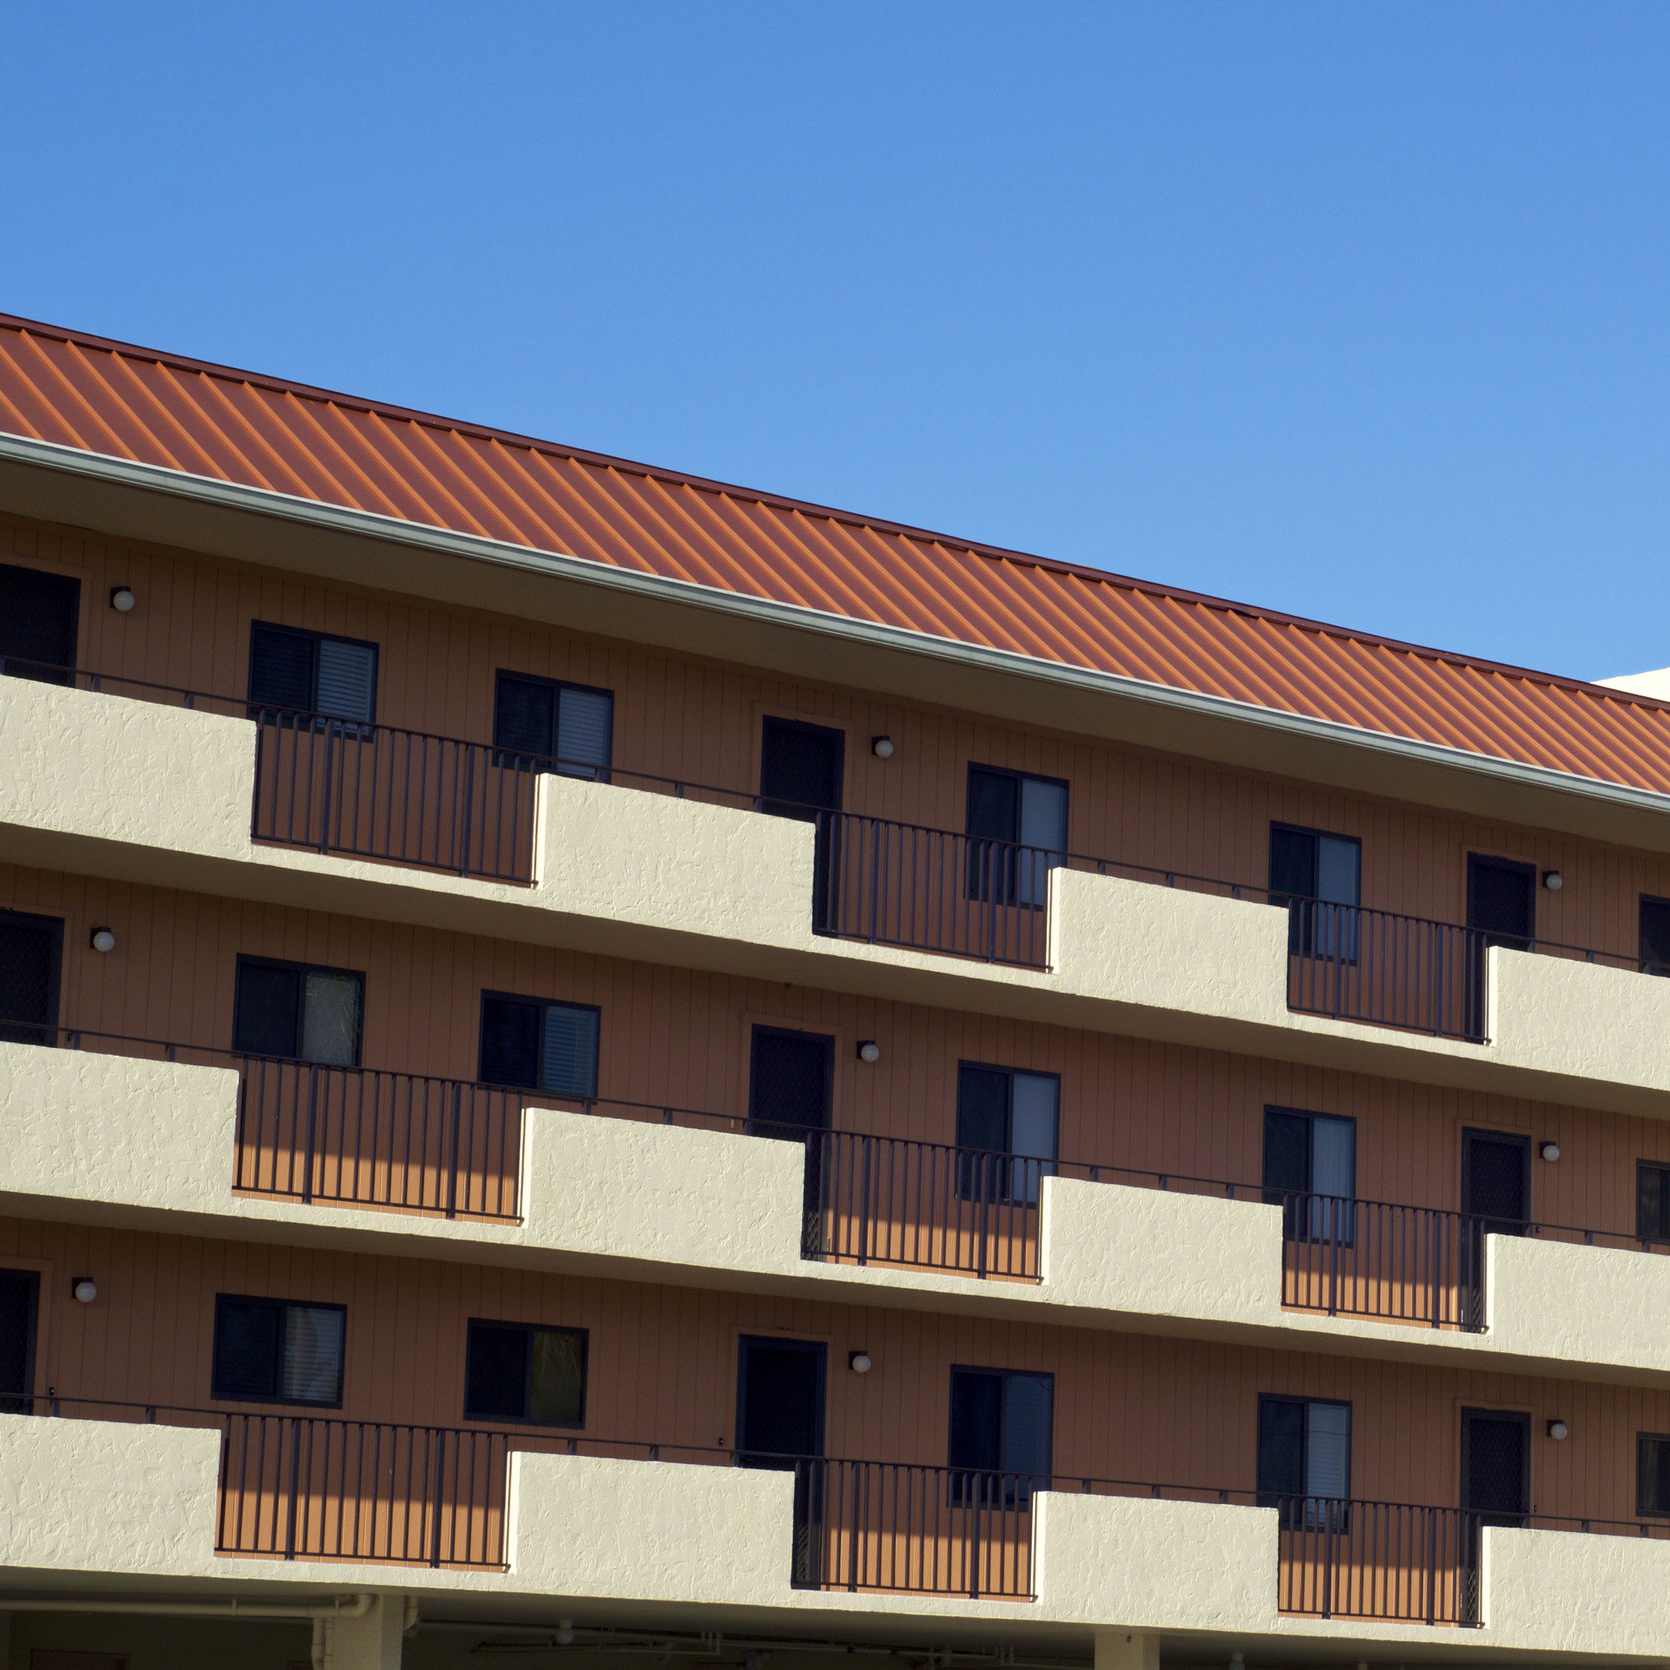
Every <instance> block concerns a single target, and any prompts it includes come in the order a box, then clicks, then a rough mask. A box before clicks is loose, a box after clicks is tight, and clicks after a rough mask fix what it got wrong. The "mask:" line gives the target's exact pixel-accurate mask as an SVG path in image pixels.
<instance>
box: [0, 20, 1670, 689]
mask: <svg viewBox="0 0 1670 1670" xmlns="http://www.w3.org/2000/svg"><path fill="white" fill-rule="evenodd" d="M7 53H8V57H9V58H10V60H11V71H10V73H9V74H8V76H7V99H6V105H7V116H6V124H5V125H6V132H7V146H8V150H9V153H10V154H9V157H8V164H7V167H6V168H5V170H4V171H3V174H0V309H3V310H6V311H11V312H15V313H21V314H24V315H26V316H30V317H35V318H43V319H48V320H52V321H55V322H58V323H62V324H66V325H73V326H76V327H79V328H82V329H85V330H91V331H95V332H99V333H102V334H105V335H110V336H117V337H124V338H128V339H131V340H134V341H138V342H142V343H146V344H150V345H153V346H158V347H164V348H169V349H173V350H176V351H179V352H183V353H188V354H193V355H197V356H200V357H203V358H209V359H219V360H225V361H229V362H231V363H232V364H235V365H245V366H250V367H254V368H256V369H260V370H265V371H271V372H274V373H278V374H281V375H286V376H292V377H296V378H301V379H305V380H307V381H312V382H318V383H323V384H325V385H327V386H330V387H337V388H343V389H347V390H351V391H353V392H356V393H362V394H366V395H371V396H374V397H379V398H382V399H386V400H392V401H397V402H400V403H403V404H408V405H413V406H420V407H427V408H430V409H433V410H436V411H440V412H444V413H447V414H450V415H454V416H458V417H465V418H471V419H477V420H480V421H484V422H490V423H496V424H499V425H502V426H504V427H507V428H512V429H519V430H524V431H529V432H532V433H534V434H538V435H542V436H547V437H550V438H552V439H555V440H558V441H563V442H567V443H570V444H573V445H577V446H584V447H590V448H595V449H597V450H600V451H606V452H616V453H621V454H624V455H626V456H628V457H632V458H641V459H645V460H648V461H651V462H654V463H659V464H664V465H667V466H670V467H673V468H678V469H685V470H690V471H694V472H698V473H701V474H706V475H712V476H717V477H720V478H722V479H726V480H732V481H737V482H741V483H744V484H746V485H750V486H756V487H765V488H770V489H773V490H776V491H779V492H785V493H790V494H796V495H800V496H803V497H806V498H811V499H815V500H819V501H822V502H825V503H830V504H836V505H841V506H845V507H849V508H853V509H857V510H862V511H866V512H868V513H870V514H873V515H876V516H881V517H889V518H894V519H897V520H902V521H909V522H917V523H921V524H924V525H926V526H929V527H933V528H938V529H944V530H946V531H949V532H952V533H956V534H961V535H965V536H968V537H971V538H978V539H983V540H987V541H991V542H994V543H998V544H1007V545H1013V546H1017V547H1020V548H1023V549H1026V550H1032V551H1038V552H1043V553H1046V554H1048V555H1050V556H1054V557H1060V558H1064V559H1067V560H1071V561H1078V562H1085V563H1090V564H1093V565H1095V566H1098V567H1103V568H1111V569H1114V570H1116V571H1119V572H1122V573H1128V574H1136V575H1140V576H1143V577H1146V578H1151V579H1156V580H1161V581H1164V582H1167V583H1169V584H1173V585H1178V586H1184V587H1190V588H1193V589H1196V590H1201V591H1208V592H1216V593H1219V594H1222V595H1225V596H1229V597H1232V598H1238V599H1244V600H1248V601H1252V602H1257V603H1262V604H1265V605H1268V606H1271V607H1276V608H1283V609H1288V610H1292V611H1294V612H1297V613H1301V614H1308V615H1315V616H1319V617H1321V618H1323V619H1327V620H1334V621H1339V622H1343V623H1345V624H1347V625H1351V626H1358V627H1362V628H1365V629H1368V630H1374V631H1380V632H1384V633H1387V634H1390V635H1393V636H1399V637H1405V638H1412V639H1415V640H1418V641H1421V642H1426V643H1433V644H1438V645H1440V646H1442V647H1446V648H1453V649H1458V650H1465V651H1468V652H1471V653H1474V654H1480V655H1488V656H1494V657H1497V658H1499V659H1503V660H1508V661H1513V662H1518V663H1521V664H1524V665H1529V666H1533V667H1541V668H1547V669H1549V670H1553V671H1560V672H1569V673H1574V674H1577V675H1579V676H1586V677H1597V676H1603V675H1605V674H1609V673H1616V672H1627V671H1636V670H1640V669H1644V668H1648V667H1659V666H1663V665H1666V664H1670V608H1667V604H1670V561H1667V558H1670V468H1667V465H1670V456H1667V455H1670V240H1667V237H1666V223H1667V215H1670V192H1667V185H1670V179H1667V175H1670V99H1667V98H1666V97H1665V95H1664V89H1665V87H1666V86H1667V85H1670V73H1667V72H1670V8H1666V7H1664V6H1662V5H1631V4H1615V3H1614V4H1605V5H1600V4H1590V5H1577V4H1561V5H1539V4H1534V3H1529V0H1520V3H1516V4H1512V5H1495V4H1469V5H1466V6H1456V5H1453V4H1442V5H1422V4H1415V3H1407V0H1406V3H1401V4H1397V5H1375V4H1368V3H1361V0H1357V3H1352V4H1347V5H1341V4H1338V3H1331V4H1326V5H1315V6H1311V5H1296V4H1242V3H1237V4H1233V5H1231V4H1221V5H1220V4H1184V3H1179V0H1173V3H1170V4H1165V5H1146V4H1142V5H1129V4H1116V3H1111V0H1105V3H1102V4H1096V5H1077V4H1065V3H1055V4H1040V3H1033V4H1026V5H1021V4H1014V5H1007V6H997V5H990V4H982V3H978V0H961V3H958V4H944V5H942V4H936V3H931V0H912V3H905V0H894V3H891V4H885V5H878V4H868V3H865V0H841V3H839V4H833V3H827V4H826V3H813V0H779V3H776V4H760V5H756V4H747V3H740V0H711V3H704V4H695V3H689V4H662V3H649V4H631V3H626V0H613V3H608V4H598V3H596V0H593V3H591V4H586V5H570V4H566V3H557V0H547V3H544V4H538V5H516V4H509V3H496V4H493V5H484V6H460V5H456V4H449V5H426V4H415V3H411V0H407V3H403V4H400V5H392V4H391V5H387V6H368V5H355V4H352V3H342V0H338V3H333V4H329V5H312V4H307V3H293V4H287V5H284V6H271V7H255V6H222V5H213V6H211V5H201V6H183V5H172V6H171V5H165V4H147V3H144V0H136V3H134V4H131V5H122V6H118V5H116V4H114V3H110V4H105V5H100V6H78V5H74V4H53V5H37V4H34V3H32V0H13V3H12V4H11V6H9V7H8V9H7Z"/></svg>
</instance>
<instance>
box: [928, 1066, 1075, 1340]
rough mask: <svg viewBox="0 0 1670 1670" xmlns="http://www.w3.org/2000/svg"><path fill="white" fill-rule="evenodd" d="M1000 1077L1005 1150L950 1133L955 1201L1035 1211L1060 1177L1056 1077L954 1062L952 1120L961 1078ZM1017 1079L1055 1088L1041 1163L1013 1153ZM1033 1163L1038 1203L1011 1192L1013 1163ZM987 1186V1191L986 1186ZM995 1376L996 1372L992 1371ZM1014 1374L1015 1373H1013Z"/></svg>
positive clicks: (958, 1107)
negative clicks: (982, 1162) (1048, 1147)
mask: <svg viewBox="0 0 1670 1670" xmlns="http://www.w3.org/2000/svg"><path fill="white" fill-rule="evenodd" d="M965 1072H976V1073H1000V1074H1002V1076H1003V1077H1004V1078H1005V1079H1006V1080H1007V1081H1008V1104H1007V1106H1006V1107H1005V1108H1004V1114H1003V1117H1004V1121H1005V1125H1006V1132H1005V1136H1006V1140H1007V1141H1008V1143H1009V1144H1010V1146H1009V1147H1008V1148H971V1147H969V1146H968V1145H966V1144H965V1143H964V1142H963V1140H962V1131H961V1130H960V1129H958V1130H957V1131H956V1132H955V1133H954V1141H953V1147H954V1150H955V1152H956V1156H957V1163H956V1183H955V1187H956V1198H957V1199H958V1200H965V1201H971V1202H974V1203H975V1204H979V1205H986V1206H1018V1207H1022V1208H1024V1209H1026V1210H1029V1211H1031V1210H1037V1209H1038V1208H1039V1207H1040V1205H1041V1204H1042V1195H1043V1184H1044V1179H1045V1178H1046V1177H1055V1176H1058V1175H1059V1173H1060V1166H1061V1075H1060V1074H1059V1073H1047V1072H1038V1071H1036V1070H1034V1069H1033V1068H1031V1067H1001V1066H998V1065H997V1064H996V1063H995V1062H990V1061H965V1060H960V1059H959V1060H958V1062H957V1078H956V1091H955V1096H954V1107H953V1116H954V1117H955V1118H956V1120H957V1122H958V1125H959V1126H960V1125H961V1122H962V1112H963V1074H964V1073H965ZM1017 1076H1019V1077H1025V1078H1033V1079H1049V1080H1051V1081H1052V1082H1053V1083H1054V1085H1055V1129H1054V1132H1053V1133H1052V1138H1053V1140H1052V1147H1053V1149H1054V1152H1053V1153H1052V1155H1051V1157H1050V1158H1049V1159H1048V1160H1041V1159H1039V1158H1038V1157H1037V1156H1036V1155H1031V1154H1017V1153H1016V1152H1015V1149H1014V1141H1015V1079H1016V1078H1017ZM980 1156H991V1160H990V1161H989V1162H988V1165H987V1166H982V1167H980V1170H982V1171H985V1172H986V1176H985V1177H982V1178H980V1179H979V1180H978V1181H976V1180H975V1170H976V1161H977V1159H978V1157H980ZM1017 1160H1020V1161H1023V1162H1035V1163H1036V1164H1037V1166H1038V1178H1037V1181H1038V1195H1039V1199H1035V1200H1027V1199H1025V1198H1023V1197H1021V1196H1019V1195H1017V1193H1016V1191H1015V1188H1014V1162H1015V1161H1017ZM988 1184H990V1187H989V1188H988V1187H987V1185H988ZM994 1372H997V1371H994ZM1017 1372H1018V1371H1017Z"/></svg>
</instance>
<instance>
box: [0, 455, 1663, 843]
mask: <svg viewBox="0 0 1670 1670" xmlns="http://www.w3.org/2000/svg"><path fill="white" fill-rule="evenodd" d="M0 460H9V461H11V462H14V463H18V464H24V465H34V466H36V467H39V468H45V469H49V470H56V471H60V472H63V473H67V474H70V475H77V476H82V477H86V478H89V479H93V480H97V481H102V482H107V483H109V484H111V485H113V486H120V487H127V488H133V489H138V490H140V491H144V492H151V493H160V494H164V495H167V496H169V497H172V498H179V499H187V500H193V501H196V502H198V503H201V504H206V505H213V506H215V507H217V508H220V509H225V510H234V511H241V512H244V513H247V514H255V515H260V516H267V517H273V518H278V519H281V520H287V521H291V522H295V523H298V524H301V525H303V526H308V527H313V528H320V529H328V530H331V531H332V532H337V533H343V534H349V535H353V536H356V537H359V538H364V539H377V540H383V541H386V542H389V543H393V544H399V545H409V546H414V547H419V548H421V549H423V550H426V551H439V552H442V553H444V554H447V555H451V556H455V557H458V558H460V559H461V560H464V561H468V562H482V563H491V564H494V565H496V566H498V567H502V568H516V569H520V570H522V571H524V572H526V573H531V574H543V575H549V576H551V577H552V578H559V579H562V580H566V581H571V582H574V583H577V584H581V585H587V586H596V587H600V588H602V589H605V590H610V591H615V592H625V593H628V594H635V595H637V596H640V597H644V598H653V599H655V600H657V601H660V602H668V603H674V604H680V605H683V606H685V607H695V608H701V609H707V610H711V611H713V612H714V613H717V614H724V615H730V616H733V617H740V618H742V619H748V620H754V621H758V622H761V623H763V624H766V625H770V626H776V627H782V628H789V629H792V630H798V631H802V632H814V633H817V634H819V635H820V636H823V637H827V638H837V639H841V638H844V639H847V640H849V641H851V642H855V643H861V644H865V645H867V646H871V647H875V648H880V649H887V650H892V651H894V652H896V653H903V654H907V655H915V656H922V657H929V658H932V659H934V660H938V661H945V662H950V663H953V664H956V665H961V666H965V667H970V668H978V669H981V670H983V671H988V672H996V673H1003V674H1008V675H1010V676H1017V675H1018V676H1020V677H1023V678H1031V679H1035V680H1038V681H1040V682H1043V683H1049V684H1054V685H1057V686H1062V687H1066V688H1069V689H1079V690H1083V691H1085V692H1087V693H1094V694H1097V695H1100V696H1112V697H1116V698H1119V699H1122V700H1126V701H1131V702H1139V703H1144V704H1146V705H1148V706H1150V707H1156V708H1161V709H1169V710H1171V711H1173V712H1183V713H1190V714H1195V715H1199V716H1201V717H1204V718H1210V719H1216V720H1220V721H1223V720H1228V721H1231V722H1235V723H1239V724H1245V725H1254V726H1258V727H1261V728H1263V729H1265V730H1270V731H1277V732H1281V733H1284V734H1286V735H1288V736H1293V737H1299V738H1303V739H1309V740H1312V741H1315V742H1318V743H1328V744H1333V745H1336V746H1337V745H1340V744H1344V745H1345V746H1348V747H1352V748H1357V749H1362V750H1365V751H1368V752H1370V753H1378V754H1389V755H1393V756H1395V757H1397V758H1399V759H1403V760H1407V761H1411V762H1414V763H1418V764H1421V765H1425V766H1433V767H1438V768H1440V769H1444V770H1450V771H1459V772H1464V773H1470V774H1472V775H1474V776H1478V777H1486V778H1494V779H1496V780H1497V781H1501V782H1508V783H1513V784H1516V785H1519V786H1521V787H1525V788H1531V789H1537V790H1540V791H1543V792H1545V793H1548V792H1551V793H1555V794H1564V795H1571V796H1575V797H1578V798H1581V799H1584V800H1590V801H1601V802H1604V803H1606V804H1609V805H1612V806H1615V807H1619V808H1625V807H1627V808H1629V809H1631V810H1633V811H1639V812H1645V813H1649V814H1651V815H1653V816H1656V817H1670V794H1661V793H1658V792H1656V791H1654V790H1651V789H1637V788H1632V787H1630V786H1629V785H1627V784H1623V783H1614V782H1610V781H1608V780H1607V779H1605V778H1599V777H1585V776H1581V775H1579V774H1578V773H1575V772H1566V771H1555V770H1553V769H1551V768H1549V767H1547V766H1535V765H1527V764H1525V763H1523V762H1522V761H1518V760H1509V759H1504V758H1502V757H1501V756H1499V755H1494V754H1478V753H1473V752H1472V751H1470V750H1468V749H1465V748H1453V747H1450V746H1448V745H1446V744H1444V743H1437V742H1422V741H1420V740H1418V739H1416V738H1413V737H1405V736H1398V735H1396V734H1394V733H1392V732H1389V731H1371V730H1366V729H1363V728H1361V727H1359V726H1355V725H1346V724H1342V723H1340V722H1339V721H1337V720H1333V719H1315V718H1311V717H1309V716H1307V715H1304V714H1297V713H1287V712H1284V711H1282V710H1281V709H1278V708H1269V707H1262V706H1260V705H1259V704H1258V703H1256V702H1244V701H1239V700H1237V699H1236V698H1234V697H1230V696H1212V695H1207V694H1205V693H1203V692H1201V691H1197V690H1185V689H1182V688H1180V687H1178V686H1176V685H1169V684H1157V683H1153V682H1151V681H1149V680H1146V679H1137V678H1130V677H1127V676H1125V675H1123V674H1120V673H1107V672H1098V671H1096V670H1095V669H1093V668H1089V667H1075V666H1072V665H1069V664H1066V663H1063V662H1058V661H1049V660H1045V659H1043V658H1042V657H1039V656H1031V655H1023V654H1021V653H1019V652H1018V651H1015V650H1002V649H992V648H988V647H987V646H985V645H981V644H970V643H967V642H964V641H962V640H960V639H954V638H941V637H937V636H935V635H934V634H932V633H928V632H918V631H915V630H913V629H911V628H909V627H902V626H885V625H878V624H876V623H873V622H870V621H860V620H853V619H851V618H850V617H848V616H846V615H839V614H835V613H833V612H831V611H828V610H823V609H812V608H807V607H806V606H805V605H803V604H795V603H779V602H776V601H774V600H772V599H769V598H758V597H747V596H744V595H741V594H739V593H737V592H732V591H727V590H725V589H724V588H723V587H720V586H708V585H703V584H701V583H700V582H698V581H694V580H673V579H669V578H667V577H665V576H663V575H659V574H643V573H637V572H634V571H632V570H629V569H621V568H614V567H611V566H609V565H608V564H606V563H598V562H593V561H590V560H588V559H587V558H584V557H574V556H570V555H568V554H567V553H565V552H560V551H542V550H539V549H537V548H535V547H533V546H528V545H517V544H514V543H511V542H510V541H506V540H497V539H487V538H485V537H483V536H481V535H478V534H465V533H458V532H456V531H454V530H452V529H450V528H439V527H434V526H432V525H430V524H427V523H422V522H409V521H406V520H405V519H403V518H401V517H398V516H385V515H381V514H379V513H378V512H375V511H368V510H354V509H350V508H348V507H346V506H342V505H333V504H327V503H324V502H321V501H320V500H317V499H308V498H302V497H300V496H298V495H296V494H292V493H280V492H277V491H275V490H273V489H271V488H262V487H246V486H244V485H242V484H241V483H238V482H228V481H221V480H218V479H217V478H215V477H212V476H200V475H193V474H191V473H190V472H188V471H184V470H171V469H164V468H162V467H160V466H158V465H154V464H141V463H136V462H134V461H133V460H131V459H126V458H115V457H112V456H109V455H108V454H104V453H96V452H87V451H83V450H82V449H81V448H79V447H68V446H62V445H59V444H58V443H56V442H51V441H38V440H33V439H30V438H28V437H26V436H19V435H8V434H4V433H0ZM1618 682H1620V683H1621V682H1622V681H1618Z"/></svg>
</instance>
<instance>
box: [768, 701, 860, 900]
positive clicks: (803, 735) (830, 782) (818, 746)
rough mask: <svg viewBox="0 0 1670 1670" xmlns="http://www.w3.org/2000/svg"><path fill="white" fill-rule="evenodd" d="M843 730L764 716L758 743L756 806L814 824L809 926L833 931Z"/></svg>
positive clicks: (781, 815)
mask: <svg viewBox="0 0 1670 1670" xmlns="http://www.w3.org/2000/svg"><path fill="white" fill-rule="evenodd" d="M845 750H846V734H845V733H844V732H842V731H837V730H831V729H830V728H829V727H828V726H826V725H803V724H800V723H799V722H798V721H796V720H793V719H769V718H768V719H767V720H766V721H765V730H764V735H763V736H762V738H761V743H760V810H761V811H762V812H769V813H771V814H772V815H773V816H774V817H780V818H800V819H803V820H805V821H806V822H808V823H812V824H815V825H816V826H817V835H816V837H815V844H814V847H813V854H812V861H813V872H812V873H813V887H812V928H813V931H814V932H816V933H838V932H839V931H840V921H841V901H840V899H839V897H838V894H839V889H840V856H839V855H840V846H841V831H840V827H839V826H840V822H841V777H842V770H843V764H844V759H845Z"/></svg>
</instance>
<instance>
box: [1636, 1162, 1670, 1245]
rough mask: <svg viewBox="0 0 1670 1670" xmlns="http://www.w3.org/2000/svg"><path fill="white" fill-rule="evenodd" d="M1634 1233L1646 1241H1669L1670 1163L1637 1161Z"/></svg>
mask: <svg viewBox="0 0 1670 1670" xmlns="http://www.w3.org/2000/svg"><path fill="white" fill-rule="evenodd" d="M1635 1233H1636V1234H1637V1235H1638V1236H1640V1238H1641V1239H1642V1240H1643V1241H1670V1166H1664V1165H1655V1164H1654V1163H1653V1162H1652V1161H1651V1160H1641V1161H1639V1162H1638V1163H1637V1165H1636V1167H1635Z"/></svg>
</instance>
